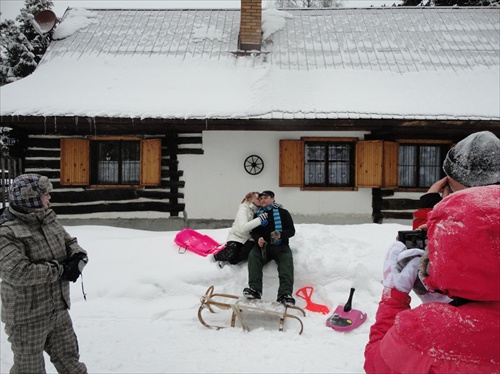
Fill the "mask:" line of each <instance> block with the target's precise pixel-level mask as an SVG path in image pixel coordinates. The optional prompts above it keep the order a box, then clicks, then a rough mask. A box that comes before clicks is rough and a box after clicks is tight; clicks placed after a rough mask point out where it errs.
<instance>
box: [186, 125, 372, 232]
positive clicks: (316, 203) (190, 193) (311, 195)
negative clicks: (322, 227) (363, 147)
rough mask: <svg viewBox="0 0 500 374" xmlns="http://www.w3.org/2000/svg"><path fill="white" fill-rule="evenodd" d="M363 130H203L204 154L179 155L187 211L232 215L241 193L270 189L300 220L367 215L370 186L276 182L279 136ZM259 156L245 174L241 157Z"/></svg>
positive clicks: (216, 216)
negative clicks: (254, 169)
mask: <svg viewBox="0 0 500 374" xmlns="http://www.w3.org/2000/svg"><path fill="white" fill-rule="evenodd" d="M363 135H364V133H362V132H347V131H345V132H312V131H310V132H306V131H304V132H284V131H206V132H204V133H203V150H204V154H203V155H180V156H179V169H180V170H183V171H184V177H183V180H184V181H185V183H186V185H185V188H184V195H185V203H186V212H187V216H188V218H189V219H234V216H235V214H236V211H237V208H238V205H239V203H240V202H241V200H242V199H243V197H244V195H245V194H246V193H247V192H250V191H262V190H273V191H274V192H275V194H276V201H277V202H279V203H281V204H283V206H284V207H285V208H286V209H288V210H289V211H290V213H292V215H293V216H301V217H302V219H301V221H309V222H316V221H318V222H328V220H329V218H331V219H332V223H333V220H335V221H336V222H338V218H339V217H342V216H346V215H347V216H348V215H366V218H367V220H369V219H370V216H371V213H372V207H371V205H372V194H371V189H370V188H366V189H359V190H358V191H301V190H300V188H298V187H283V188H280V187H278V185H279V140H280V139H300V138H301V137H305V136H308V137H358V138H359V139H360V140H363ZM250 155H258V156H260V157H261V158H262V159H263V160H264V170H263V171H262V173H260V174H258V175H250V174H248V173H247V172H246V171H245V169H244V168H243V163H244V161H245V159H246V158H247V157H248V156H250Z"/></svg>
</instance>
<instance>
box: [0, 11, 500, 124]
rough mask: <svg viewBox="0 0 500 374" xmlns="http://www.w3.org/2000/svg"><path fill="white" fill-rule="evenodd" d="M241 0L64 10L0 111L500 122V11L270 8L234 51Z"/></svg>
mask: <svg viewBox="0 0 500 374" xmlns="http://www.w3.org/2000/svg"><path fill="white" fill-rule="evenodd" d="M239 23H240V11H239V10H229V9H224V10H207V9H203V10H165V9H163V10H139V9H136V10H130V9H128V10H116V9H113V10H91V9H81V8H72V9H68V11H67V12H66V14H65V16H64V18H63V21H62V23H61V24H60V25H59V26H58V27H57V29H56V30H55V32H54V38H55V39H56V40H55V41H53V42H52V44H51V45H50V47H49V49H48V51H47V53H46V55H45V56H44V59H43V61H42V63H41V64H40V66H39V67H38V69H37V70H36V71H35V73H34V74H32V75H31V76H29V77H27V78H24V79H22V80H20V81H18V82H15V83H12V84H9V85H7V86H4V87H2V88H1V99H2V104H1V109H0V113H1V115H4V116H5V115H37V116H89V117H94V116H104V117H126V118H129V117H132V118H137V117H139V118H166V119H172V118H179V119H214V118H266V119H269V118H279V119H297V118H311V119H314V118H319V119H322V118H334V119H335V118H339V119H342V118H351V119H352V118H377V119H378V118H407V119H465V120H468V119H484V120H498V119H500V104H499V103H500V36H499V35H500V9H498V8H486V7H482V8H457V7H455V8H441V7H411V8H405V7H389V8H367V9H352V8H336V9H301V10H297V9H295V10H274V9H269V10H264V11H263V17H262V31H263V42H262V50H261V53H260V54H257V55H250V56H248V55H245V56H241V55H239V54H238V48H237V46H238V35H239Z"/></svg>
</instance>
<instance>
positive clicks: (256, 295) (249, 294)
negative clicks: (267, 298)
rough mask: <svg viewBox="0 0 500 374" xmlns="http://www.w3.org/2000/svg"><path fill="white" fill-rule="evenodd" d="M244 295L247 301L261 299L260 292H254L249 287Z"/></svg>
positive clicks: (244, 291)
mask: <svg viewBox="0 0 500 374" xmlns="http://www.w3.org/2000/svg"><path fill="white" fill-rule="evenodd" d="M243 295H244V296H245V297H246V298H247V299H260V298H261V294H260V292H259V291H256V290H254V289H253V288H250V287H247V288H245V289H244V290H243Z"/></svg>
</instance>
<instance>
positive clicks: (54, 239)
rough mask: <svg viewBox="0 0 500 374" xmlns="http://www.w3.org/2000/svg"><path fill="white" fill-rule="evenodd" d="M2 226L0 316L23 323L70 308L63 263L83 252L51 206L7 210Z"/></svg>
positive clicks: (5, 321)
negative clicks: (26, 210)
mask: <svg viewBox="0 0 500 374" xmlns="http://www.w3.org/2000/svg"><path fill="white" fill-rule="evenodd" d="M2 218H3V219H1V220H0V222H1V221H3V223H2V224H1V225H0V278H1V280H2V281H1V283H0V296H1V300H2V312H1V319H2V321H3V322H4V323H6V324H25V323H29V322H33V321H35V320H37V319H40V318H45V317H49V316H50V315H52V314H53V313H55V312H57V311H61V310H64V309H69V307H70V295H69V282H68V281H63V280H61V278H60V276H59V268H58V266H57V265H55V264H54V263H51V261H54V260H56V261H58V262H61V261H63V260H65V259H67V258H69V257H71V255H73V254H75V253H77V252H84V253H85V251H84V250H83V249H82V248H81V247H80V246H79V245H78V242H77V240H76V238H72V237H71V236H70V235H69V234H68V233H67V232H66V230H65V229H64V227H62V225H61V224H60V223H59V222H58V221H57V216H56V214H55V212H54V211H53V210H52V209H49V210H47V211H44V210H42V209H37V210H36V212H33V213H29V214H23V213H20V212H17V211H15V210H13V209H12V208H6V209H5V210H4V214H3V217H2Z"/></svg>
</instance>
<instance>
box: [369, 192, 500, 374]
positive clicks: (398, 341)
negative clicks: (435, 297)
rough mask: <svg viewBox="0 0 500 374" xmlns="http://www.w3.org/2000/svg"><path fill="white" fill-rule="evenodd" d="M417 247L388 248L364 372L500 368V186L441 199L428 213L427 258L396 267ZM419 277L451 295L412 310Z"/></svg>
mask: <svg viewBox="0 0 500 374" xmlns="http://www.w3.org/2000/svg"><path fill="white" fill-rule="evenodd" d="M415 251H420V250H416V249H407V248H406V247H405V246H404V245H403V244H402V243H399V242H398V243H395V244H394V245H393V247H392V248H391V249H390V250H389V251H388V255H387V258H386V260H385V263H384V280H383V284H384V290H383V294H382V299H381V301H380V303H379V307H378V310H377V314H376V321H375V323H374V324H373V326H371V328H370V336H369V342H368V344H367V345H366V348H365V364H364V369H365V371H366V372H367V373H500V185H492V186H485V187H471V188H468V189H465V190H462V191H459V192H455V193H453V194H451V195H449V196H448V197H447V198H445V199H443V200H442V201H441V202H440V203H439V204H437V205H436V206H435V207H434V209H433V211H432V212H431V214H430V215H429V221H428V242H427V247H426V250H425V252H424V254H423V256H416V257H414V258H413V259H411V260H410V261H409V262H408V263H407V264H406V266H404V267H403V268H402V269H401V268H400V267H398V262H400V261H401V259H402V258H404V257H408V256H406V253H407V252H415ZM413 254H416V253H413ZM398 269H401V270H398ZM417 276H418V277H420V280H421V281H422V282H423V283H424V284H425V286H426V288H427V289H428V290H429V291H430V292H434V293H441V294H443V295H446V296H448V297H449V298H451V300H452V301H451V302H450V303H443V302H428V303H423V304H422V305H420V306H418V307H416V308H414V309H411V308H410V301H411V298H410V296H409V292H410V291H411V290H412V288H413V286H414V283H415V280H416V278H417Z"/></svg>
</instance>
